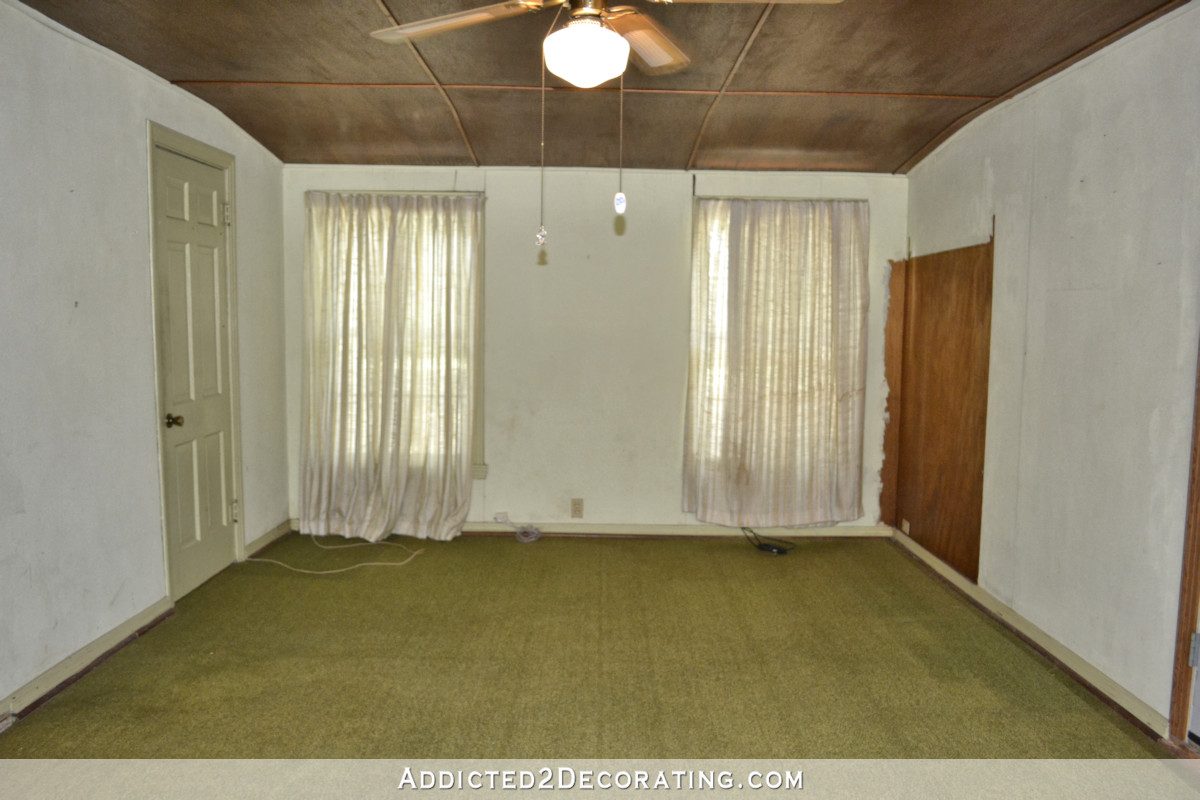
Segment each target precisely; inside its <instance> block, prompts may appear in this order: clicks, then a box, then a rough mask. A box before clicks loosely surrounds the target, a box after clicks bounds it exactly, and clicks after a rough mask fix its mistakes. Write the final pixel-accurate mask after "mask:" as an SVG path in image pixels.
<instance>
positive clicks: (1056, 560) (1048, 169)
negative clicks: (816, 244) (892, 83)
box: [909, 3, 1200, 714]
mask: <svg viewBox="0 0 1200 800" xmlns="http://www.w3.org/2000/svg"><path fill="white" fill-rule="evenodd" d="M1198 130H1200V5H1197V4H1195V3H1192V4H1189V5H1187V6H1185V7H1184V8H1182V9H1181V10H1179V11H1177V12H1175V13H1173V14H1171V15H1169V16H1167V17H1164V18H1163V19H1162V20H1159V21H1158V22H1155V23H1154V24H1152V25H1150V26H1147V27H1146V28H1144V29H1142V30H1140V31H1138V32H1136V33H1135V34H1133V35H1131V36H1129V37H1128V38H1126V39H1123V40H1121V41H1119V42H1118V43H1116V44H1115V45H1113V46H1111V47H1108V48H1106V49H1105V50H1103V51H1101V52H1100V53H1098V54H1097V55H1095V56H1093V57H1092V58H1089V59H1087V60H1085V61H1083V62H1080V63H1079V64H1077V65H1076V66H1074V67H1072V68H1071V69H1070V70H1068V71H1066V72H1064V73H1062V74H1061V75H1059V76H1057V77H1055V78H1053V79H1051V80H1050V81H1048V82H1046V83H1043V84H1041V85H1039V86H1037V87H1035V88H1034V89H1032V90H1030V91H1028V92H1026V93H1025V94H1023V95H1021V96H1020V97H1018V98H1017V99H1015V100H1013V101H1011V102H1008V103H1005V104H1004V105H1001V106H999V107H997V108H996V109H995V110H993V111H991V112H989V113H988V114H986V115H984V116H983V117H981V118H979V119H978V120H976V121H974V122H972V123H971V124H970V125H968V126H967V127H966V128H964V129H963V130H962V131H960V132H959V133H958V134H957V135H955V136H954V137H953V138H951V139H950V140H949V141H948V142H947V143H946V144H945V145H943V146H942V147H941V148H940V149H939V150H937V151H936V152H935V153H934V154H933V155H932V156H930V157H929V158H928V159H926V160H925V161H924V162H922V163H921V164H920V165H919V166H918V167H917V168H916V169H915V170H914V171H913V172H912V173H911V174H910V175H909V178H910V195H909V229H910V234H911V236H912V244H913V250H914V252H916V253H929V252H935V251H938V250H944V249H947V248H951V247H958V246H962V245H966V244H971V243H974V242H979V241H983V240H985V239H986V238H987V236H988V233H989V232H990V230H991V225H992V215H993V214H994V215H995V218H996V261H995V285H994V300H993V303H994V307H993V315H992V354H991V373H990V376H989V383H990V391H989V407H988V426H987V438H988V441H987V453H986V459H985V469H984V498H983V501H984V502H983V533H982V553H981V560H980V584H981V585H982V586H983V588H984V589H986V590H987V591H989V592H991V593H992V594H993V595H995V596H996V597H997V598H999V599H1000V600H1001V601H1003V602H1004V603H1005V604H1007V605H1009V606H1011V607H1012V608H1013V609H1015V610H1016V611H1017V612H1018V613H1019V614H1021V615H1023V616H1024V617H1026V618H1027V619H1029V620H1030V621H1031V622H1033V623H1034V624H1036V625H1037V626H1039V627H1040V628H1042V629H1043V630H1045V631H1046V632H1047V633H1049V634H1050V635H1051V636H1053V637H1055V638H1056V639H1058V640H1059V641H1060V642H1062V643H1063V644H1064V645H1066V646H1067V647H1068V648H1070V649H1072V650H1073V651H1075V652H1076V653H1078V654H1079V655H1080V656H1082V657H1083V658H1084V659H1085V660H1087V661H1089V662H1090V663H1091V664H1093V665H1094V666H1096V667H1097V668H1099V669H1100V670H1101V671H1103V672H1104V673H1106V674H1107V675H1108V676H1110V677H1111V678H1112V679H1114V680H1115V681H1116V682H1117V683H1119V684H1121V685H1122V686H1124V687H1125V688H1126V689H1128V690H1129V691H1130V692H1132V693H1133V694H1134V695H1135V696H1137V697H1138V698H1140V699H1141V700H1142V701H1144V702H1145V703H1147V704H1149V705H1150V706H1151V707H1153V708H1154V709H1156V710H1157V711H1158V712H1159V713H1161V714H1165V713H1166V711H1167V706H1168V699H1169V694H1170V682H1171V659H1172V657H1173V650H1174V635H1175V619H1176V605H1177V603H1178V598H1179V574H1180V558H1181V554H1182V542H1183V526H1184V516H1185V509H1184V506H1185V501H1186V497H1187V475H1188V457H1189V447H1190V431H1191V418H1192V397H1193V390H1194V386H1195V378H1196V344H1197V336H1198V335H1200V137H1198V136H1197V131H1198Z"/></svg>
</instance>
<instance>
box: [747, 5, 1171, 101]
mask: <svg viewBox="0 0 1200 800" xmlns="http://www.w3.org/2000/svg"><path fill="white" fill-rule="evenodd" d="M1161 5H1163V0H1005V1H1004V2H980V1H979V0H970V1H969V2H965V1H964V0H846V1H845V2H844V3H841V4H840V5H814V6H776V7H775V8H774V9H773V10H772V12H771V16H770V18H769V19H768V21H767V24H766V26H765V27H764V29H763V31H762V33H760V34H759V36H758V39H757V40H756V41H755V43H754V46H753V48H751V50H750V53H749V54H748V55H747V57H746V60H745V61H744V62H743V64H742V66H741V68H740V69H739V70H738V73H737V76H736V78H735V79H734V82H733V86H732V87H731V88H734V89H759V90H763V89H766V90H801V91H839V92H840V91H860V92H911V93H929V94H961V95H989V96H995V95H999V94H1003V93H1004V92H1006V91H1008V90H1009V89H1011V88H1012V87H1014V86H1016V85H1017V84H1019V83H1021V82H1022V81H1024V80H1026V79H1027V78H1030V77H1032V76H1033V75H1036V74H1037V73H1039V72H1041V71H1042V70H1044V69H1046V68H1047V67H1049V66H1051V65H1053V64H1055V63H1057V62H1058V61H1061V60H1062V59H1064V58H1067V57H1069V56H1070V55H1072V54H1073V53H1075V52H1076V51H1078V50H1080V49H1081V48H1083V47H1086V46H1087V45H1089V44H1091V43H1092V42H1094V41H1095V40H1097V39H1099V38H1101V37H1103V36H1105V35H1107V34H1109V33H1111V32H1112V31H1114V30H1116V29H1118V28H1120V27H1122V26H1123V25H1126V24H1128V23H1130V22H1133V21H1134V20H1137V19H1138V18H1139V17H1141V16H1143V15H1144V14H1147V13H1148V12H1150V11H1152V10H1154V9H1155V8H1157V7H1159V6H1161Z"/></svg>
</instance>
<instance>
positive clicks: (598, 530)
mask: <svg viewBox="0 0 1200 800" xmlns="http://www.w3.org/2000/svg"><path fill="white" fill-rule="evenodd" d="M513 524H517V523H513ZM520 524H522V525H533V526H534V527H536V528H537V529H538V530H540V531H541V532H542V533H548V534H567V535H575V536H639V537H660V536H735V537H740V536H742V532H741V530H740V529H738V528H726V527H723V526H721V525H630V524H626V523H620V524H616V523H596V522H521V523H520ZM755 530H756V531H757V532H758V533H760V534H762V535H763V536H777V537H782V538H787V539H814V538H815V539H830V538H882V539H887V538H890V537H891V535H892V529H891V528H890V527H888V526H887V525H845V526H843V525H829V526H822V527H816V528H755ZM463 532H464V533H513V526H512V525H506V524H503V523H500V522H468V523H466V524H465V525H463Z"/></svg>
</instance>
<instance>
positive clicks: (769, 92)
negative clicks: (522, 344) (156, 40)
mask: <svg viewBox="0 0 1200 800" xmlns="http://www.w3.org/2000/svg"><path fill="white" fill-rule="evenodd" d="M171 83H173V84H174V85H176V86H188V85H199V86H267V87H276V86H278V87H300V88H326V89H429V88H431V87H430V84H428V83H343V82H333V81H231V80H222V79H218V80H206V79H202V78H183V79H179V80H173V81H171ZM442 86H443V88H445V89H453V90H456V91H459V90H461V91H496V92H540V91H541V87H540V86H525V85H523V84H504V83H443V84H442ZM546 91H547V92H589V93H592V94H605V93H608V94H616V93H617V91H618V90H617V89H615V88H608V87H597V88H595V89H579V88H576V87H574V86H547V87H546ZM720 93H721V91H720V90H719V89H668V88H653V87H637V88H633V87H629V86H626V87H625V94H670V95H697V96H715V95H717V94H720ZM724 94H725V96H729V97H881V98H892V99H898V100H945V101H948V102H959V101H962V100H979V101H981V102H984V101H989V100H996V99H997V98H998V97H999V95H992V94H933V93H926V92H853V91H822V90H819V89H729V90H727V91H725V92H724Z"/></svg>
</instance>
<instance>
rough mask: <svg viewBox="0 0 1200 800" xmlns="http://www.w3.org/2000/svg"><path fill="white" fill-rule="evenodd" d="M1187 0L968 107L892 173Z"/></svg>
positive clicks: (1168, 4) (914, 163)
mask: <svg viewBox="0 0 1200 800" xmlns="http://www.w3.org/2000/svg"><path fill="white" fill-rule="evenodd" d="M1189 2H1191V0H1168V2H1165V3H1163V4H1162V5H1160V6H1158V7H1157V8H1154V9H1152V10H1150V11H1148V12H1146V13H1145V14H1143V15H1142V16H1140V17H1138V18H1137V19H1135V20H1133V21H1132V22H1130V23H1128V24H1126V25H1123V26H1121V27H1120V28H1118V29H1117V30H1115V31H1113V32H1112V33H1109V34H1106V35H1105V36H1101V37H1100V38H1099V39H1097V40H1096V41H1094V42H1092V43H1091V44H1089V45H1086V46H1084V47H1081V48H1080V49H1078V50H1076V51H1075V52H1074V53H1072V54H1071V55H1069V56H1067V57H1066V58H1064V59H1062V60H1061V61H1058V62H1057V63H1055V64H1052V65H1051V66H1049V67H1047V68H1046V69H1044V70H1042V71H1041V72H1039V73H1037V74H1036V75H1034V76H1033V77H1032V78H1027V79H1026V80H1024V81H1022V82H1021V83H1018V84H1017V85H1016V86H1014V87H1013V88H1011V89H1009V90H1008V91H1007V92H1003V93H1002V94H1000V95H997V96H996V97H994V98H992V99H991V100H989V101H988V102H986V103H983V104H982V105H979V106H977V107H975V108H973V109H971V110H970V111H968V112H967V113H965V114H963V115H962V116H961V117H958V118H956V119H955V120H954V121H953V122H951V123H950V124H949V125H947V126H946V127H945V128H943V129H942V130H941V131H940V132H938V134H937V135H936V136H934V137H933V138H932V139H930V140H929V141H928V142H926V143H925V144H924V145H922V146H921V147H920V148H918V149H917V150H916V151H914V152H913V154H912V155H911V156H909V157H908V158H907V159H905V160H904V161H903V162H901V164H900V166H898V167H896V168H895V169H894V170H892V174H894V175H907V174H908V173H909V172H910V171H911V170H912V169H913V167H915V166H917V164H919V163H921V162H922V161H923V160H924V159H925V157H926V156H928V155H929V154H930V153H932V152H933V151H934V150H936V149H937V148H938V147H940V146H941V144H942V143H943V142H944V141H946V140H947V139H949V138H950V137H951V136H953V135H954V134H955V133H957V132H958V131H960V130H961V129H962V128H964V127H966V125H967V123H969V122H970V121H971V120H973V119H975V118H976V117H978V116H980V115H982V114H984V113H986V112H988V111H991V110H992V109H993V108H995V107H996V106H998V105H1000V104H1001V103H1004V102H1006V101H1008V100H1011V99H1013V98H1014V97H1016V96H1017V95H1019V94H1021V93H1022V92H1024V91H1025V90H1027V89H1031V88H1033V87H1034V86H1036V85H1038V84H1039V83H1041V82H1042V81H1044V80H1047V79H1048V78H1052V77H1054V76H1055V75H1057V74H1058V73H1060V72H1062V71H1063V70H1065V69H1067V68H1069V67H1071V66H1072V65H1073V64H1075V63H1077V62H1079V61H1082V60H1083V59H1085V58H1087V57H1088V56H1090V55H1092V54H1093V53H1096V52H1098V51H1100V50H1102V49H1104V48H1105V47H1108V46H1109V45H1110V44H1112V43H1113V42H1116V41H1117V40H1119V39H1123V38H1125V37H1126V36H1128V35H1129V34H1131V33H1133V32H1134V31H1136V30H1137V29H1138V28H1141V27H1143V26H1145V25H1148V24H1150V23H1151V22H1153V21H1154V20H1156V19H1158V18H1159V17H1161V16H1163V15H1165V14H1167V13H1169V12H1171V11H1174V10H1175V9H1177V8H1179V7H1180V6H1182V5H1185V4H1186V3H1189Z"/></svg>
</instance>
